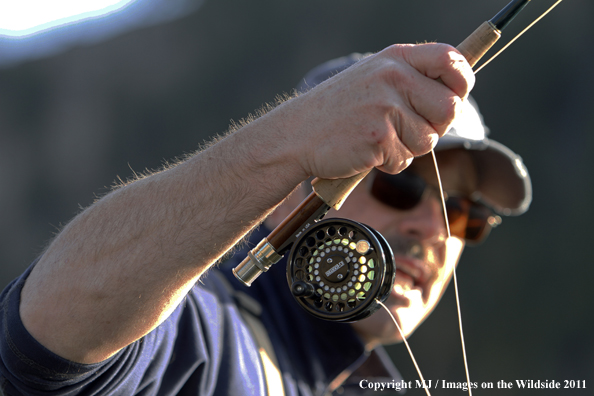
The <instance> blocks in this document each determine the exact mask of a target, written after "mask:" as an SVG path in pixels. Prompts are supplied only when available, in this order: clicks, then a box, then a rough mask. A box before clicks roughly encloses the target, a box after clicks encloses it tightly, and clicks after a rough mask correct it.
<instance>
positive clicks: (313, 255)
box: [287, 219, 396, 322]
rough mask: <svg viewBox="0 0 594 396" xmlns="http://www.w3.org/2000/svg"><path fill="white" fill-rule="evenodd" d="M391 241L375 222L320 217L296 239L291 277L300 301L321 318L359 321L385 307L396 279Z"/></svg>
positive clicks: (290, 261) (291, 257) (297, 298)
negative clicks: (386, 238)
mask: <svg viewBox="0 0 594 396" xmlns="http://www.w3.org/2000/svg"><path fill="white" fill-rule="evenodd" d="M395 275H396V268H395V265H394V256H393V253H392V249H391V248H390V245H388V243H387V241H386V240H385V239H384V237H383V236H382V235H381V234H380V233H379V232H377V231H376V230H374V229H373V228H371V227H367V226H365V225H363V224H361V223H357V222H355V221H352V220H346V219H327V220H322V221H320V222H318V223H316V224H315V225H314V226H313V227H311V228H310V229H309V230H307V231H306V232H304V234H303V235H302V236H301V237H300V238H299V239H298V240H297V241H296V242H295V243H294V244H293V247H292V249H291V253H290V254H289V258H288V260H287V281H288V282H289V287H290V288H291V292H292V293H293V296H294V297H295V299H296V300H297V303H298V304H299V305H301V307H303V308H304V309H305V310H306V311H308V312H309V313H311V314H312V315H315V316H317V317H319V318H321V319H326V320H333V321H338V322H354V321H357V320H361V319H364V318H366V317H368V316H370V315H371V314H372V313H374V312H375V311H376V310H378V309H379V308H380V305H379V304H378V303H377V300H376V299H378V300H380V301H382V302H383V301H385V300H386V299H387V298H388V296H389V294H390V290H391V288H392V285H393V284H394V277H395Z"/></svg>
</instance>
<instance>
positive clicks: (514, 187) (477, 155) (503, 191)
mask: <svg viewBox="0 0 594 396" xmlns="http://www.w3.org/2000/svg"><path fill="white" fill-rule="evenodd" d="M454 148H464V149H466V150H467V151H468V152H469V154H470V155H471V156H472V158H473V160H474V163H475V166H476V169H477V173H478V182H479V184H478V188H477V191H476V194H477V198H479V199H481V200H482V201H483V202H484V203H486V204H487V205H489V206H490V207H492V208H493V209H494V210H495V211H496V212H498V213H499V214H502V215H505V216H517V215H520V214H522V213H524V212H526V211H527V210H528V207H529V206H530V203H531V202H532V184H531V181H530V175H529V174H528V170H527V169H526V167H525V166H524V163H523V161H522V158H521V157H520V156H519V155H517V154H516V153H514V152H513V151H512V150H510V149H509V148H507V147H506V146H504V145H503V144H501V143H499V142H496V141H494V140H491V139H489V138H484V139H482V140H478V141H473V140H469V139H465V138H461V137H459V136H452V135H450V134H446V135H445V136H444V137H442V138H441V139H440V140H439V142H438V143H437V146H435V151H443V150H448V149H454Z"/></svg>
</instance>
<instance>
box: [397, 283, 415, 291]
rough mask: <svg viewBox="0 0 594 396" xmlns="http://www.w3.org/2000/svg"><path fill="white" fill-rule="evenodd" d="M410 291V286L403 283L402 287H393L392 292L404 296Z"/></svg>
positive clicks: (400, 285)
mask: <svg viewBox="0 0 594 396" xmlns="http://www.w3.org/2000/svg"><path fill="white" fill-rule="evenodd" d="M410 289H411V285H409V284H408V283H405V284H403V285H402V284H400V283H397V284H395V285H394V290H395V291H396V293H398V294H405V293H406V292H408V291H410Z"/></svg>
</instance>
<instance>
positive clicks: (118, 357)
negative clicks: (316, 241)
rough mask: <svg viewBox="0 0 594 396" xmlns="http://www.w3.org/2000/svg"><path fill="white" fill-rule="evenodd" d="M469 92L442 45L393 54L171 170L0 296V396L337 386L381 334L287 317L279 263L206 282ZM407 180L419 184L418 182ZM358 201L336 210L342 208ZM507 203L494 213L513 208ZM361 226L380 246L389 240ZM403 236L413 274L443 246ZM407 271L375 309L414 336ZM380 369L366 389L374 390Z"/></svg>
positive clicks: (70, 232)
mask: <svg viewBox="0 0 594 396" xmlns="http://www.w3.org/2000/svg"><path fill="white" fill-rule="evenodd" d="M437 78H440V79H441V80H442V81H443V84H442V83H440V82H436V81H435V79H437ZM473 78H474V77H473V74H472V71H471V70H470V68H469V66H468V64H467V63H466V61H465V60H464V59H463V58H462V57H461V56H460V55H459V54H458V53H457V52H456V51H455V50H454V49H453V48H452V47H449V46H445V45H440V44H428V45H418V46H398V45H396V46H392V47H389V48H387V49H385V50H384V51H382V52H380V53H378V54H375V55H373V56H370V57H367V58H365V59H363V60H361V61H360V62H357V63H356V64H354V65H353V66H352V67H350V68H349V69H347V70H345V71H344V72H342V73H340V74H338V75H336V76H335V77H333V78H331V79H329V80H327V81H326V82H324V83H322V84H320V85H319V86H318V87H316V88H314V89H312V90H311V91H309V92H307V93H304V94H302V95H300V96H298V97H296V98H293V99H291V100H288V101H287V102H285V103H283V104H281V105H279V106H278V107H277V108H275V109H274V110H272V111H270V112H269V113H267V114H266V115H264V116H262V117H260V118H259V119H257V120H255V121H253V122H251V123H249V124H247V125H245V126H243V127H242V128H240V129H239V130H237V131H236V132H235V133H233V134H232V135H229V136H228V137H226V138H225V139H223V140H221V141H219V142H218V143H217V144H214V145H212V146H211V147H209V148H208V149H206V150H204V151H203V152H201V153H198V154H196V155H194V156H192V157H191V158H189V159H187V160H186V161H184V162H182V163H180V164H178V165H177V166H175V167H172V168H170V169H166V170H164V171H163V172H159V173H155V174H153V175H150V176H148V177H145V178H142V179H139V180H137V181H135V182H133V183H130V184H128V185H126V186H122V187H121V188H119V189H118V190H116V191H114V192H112V193H111V194H109V195H107V196H105V197H103V198H102V199H101V200H99V201H98V202H96V203H95V204H94V205H92V206H91V207H90V208H88V209H87V210H85V211H83V212H82V213H81V214H79V215H78V216H77V217H76V218H75V219H73V221H72V222H71V223H69V224H68V225H67V226H66V227H65V228H64V230H62V232H61V233H60V234H59V235H58V236H57V237H56V239H55V240H54V241H53V242H52V243H51V244H50V245H49V247H48V248H47V249H46V251H45V252H44V253H43V254H42V255H41V256H40V258H39V259H38V260H37V261H36V262H35V263H34V265H32V266H31V268H30V269H28V270H27V271H26V272H25V273H24V274H23V275H22V276H21V277H20V278H19V279H17V280H16V281H15V282H13V283H12V284H11V285H9V286H8V287H7V289H5V291H4V292H3V293H2V296H1V298H0V301H2V305H1V310H2V315H0V321H1V323H0V329H1V330H0V331H1V337H0V389H2V390H3V391H4V392H5V393H6V394H7V395H20V394H44V393H43V392H45V393H47V394H53V395H75V394H80V395H131V394H143V395H144V394H146V395H157V394H158V395H176V394H184V395H186V394H187V395H196V394H200V395H211V394H212V395H215V394H216V395H219V394H220V395H240V394H250V395H251V394H254V395H260V394H266V393H267V392H268V393H269V394H277V393H275V392H277V389H279V388H277V387H276V386H278V385H279V384H282V389H283V392H284V393H285V394H290V395H298V394H300V395H312V394H324V393H325V392H327V391H332V390H333V389H336V388H338V387H339V386H340V385H341V383H342V382H343V380H344V379H345V378H346V377H347V376H348V374H349V373H351V372H353V371H354V369H355V368H356V367H359V366H360V367H361V368H364V367H367V366H366V365H365V364H362V363H363V362H364V361H367V362H371V363H373V360H374V359H375V360H378V359H379V360H381V353H380V354H379V355H375V354H374V355H372V356H371V357H370V359H368V356H369V352H368V350H369V348H370V347H373V346H374V345H375V344H377V343H378V342H385V341H390V342H391V341H394V340H395V338H394V337H393V336H392V334H393V333H392V332H391V330H389V329H388V328H387V327H385V328H381V327H378V328H377V330H379V333H377V334H372V333H371V332H369V326H366V325H365V324H364V323H363V322H361V325H359V324H356V325H353V326H352V327H351V325H348V324H346V325H345V324H338V323H334V322H328V321H321V320H318V319H317V318H314V317H313V316H310V315H307V314H306V313H305V312H301V311H300V310H297V309H296V308H294V304H291V303H290V302H289V301H287V287H286V285H285V284H282V283H281V282H278V281H277V280H278V274H281V275H282V267H281V266H280V265H277V266H276V267H275V269H274V273H276V277H275V274H274V273H273V271H270V273H269V274H266V276H262V279H259V280H258V281H257V285H256V284H255V285H254V287H253V288H250V289H244V290H240V289H239V288H237V287H236V288H234V286H232V285H233V283H232V282H234V281H233V280H225V279H224V278H222V277H219V276H218V275H216V274H217V273H216V272H215V271H214V270H213V271H210V274H209V275H208V276H205V275H204V273H205V272H206V271H207V270H208V269H209V268H210V267H211V266H212V265H213V263H214V262H215V261H216V260H218V259H219V258H220V257H221V256H222V255H223V254H224V253H225V252H226V251H227V250H228V249H229V248H230V247H231V246H233V245H234V244H235V243H236V242H237V241H238V240H240V239H241V238H242V237H243V236H244V235H245V234H246V233H247V232H249V231H250V230H251V229H252V228H254V226H255V225H257V224H258V223H260V222H261V221H262V220H263V219H264V217H265V216H266V215H267V214H269V213H270V212H271V211H272V210H273V209H274V208H275V207H276V206H277V205H278V204H279V203H280V202H281V201H282V200H283V198H284V197H286V196H287V195H288V194H289V193H290V192H291V191H292V190H294V189H295V187H296V186H297V185H299V184H300V183H301V182H302V181H304V180H306V179H307V178H308V177H311V176H318V177H323V178H340V177H348V176H352V175H354V174H357V173H360V172H363V171H366V170H369V169H371V168H377V169H379V170H383V171H386V172H388V173H391V174H394V173H398V172H400V171H402V170H403V169H405V168H406V167H407V166H408V165H409V164H410V163H411V161H412V159H413V158H414V157H416V156H421V155H423V154H426V153H427V152H428V151H429V150H430V149H431V148H432V147H433V146H434V145H435V144H436V142H437V139H438V137H440V136H442V135H443V134H445V132H446V131H448V130H449V127H450V125H451V124H452V122H453V120H454V118H455V116H456V114H457V113H459V112H460V111H461V108H462V106H463V103H464V99H465V98H466V97H467V95H468V92H469V90H470V88H471V87H472V84H473V82H474V80H473ZM498 155H501V153H498ZM422 161H424V160H419V164H421V163H422ZM458 161H459V160H457V159H452V163H453V165H451V167H450V166H449V165H447V164H445V165H444V169H445V170H446V174H452V175H453V174H455V173H456V171H458V170H461V167H463V166H462V164H458ZM463 161H466V160H463ZM415 162H416V161H415ZM508 162H509V161H508ZM448 168H451V171H447V169H448ZM415 169H416V172H417V173H419V174H421V176H423V177H424V176H425V173H423V169H425V168H424V167H423V166H421V165H415ZM477 169H478V167H477ZM522 169H523V168H522ZM374 172H375V171H374ZM376 177H377V176H376ZM520 179H521V178H520ZM378 180H379V179H378ZM456 180H457V178H456V177H455V176H452V177H449V176H448V177H447V178H446V181H444V183H445V185H446V187H447V188H449V189H455V190H457V191H458V190H459V191H458V192H460V193H462V194H468V193H470V192H472V191H474V190H478V191H483V190H482V189H481V187H480V184H479V185H478V186H473V185H472V183H470V184H469V182H467V181H466V179H464V180H463V181H460V182H459V183H458V182H456ZM521 180H522V183H524V182H525V181H526V179H521ZM476 181H477V183H478V182H479V181H482V178H479V179H477V180H476ZM373 184H375V183H373ZM364 188H365V186H364V185H362V186H361V187H360V189H359V190H358V191H355V192H354V193H353V196H352V197H351V198H350V199H349V200H352V201H353V202H354V203H356V202H358V200H359V199H360V198H361V197H363V196H364V195H365V194H366V193H367V192H366V191H365V190H364ZM495 188H497V186H495ZM487 190H488V189H487ZM487 190H484V191H487ZM359 196H360V197H359ZM378 196H379V195H378ZM423 197H424V198H423V200H422V202H421V204H418V205H415V207H414V208H413V209H411V210H410V213H416V212H419V213H426V212H430V213H438V212H439V208H438V207H436V206H435V205H434V204H433V203H434V202H433V200H434V198H432V197H431V198H429V197H430V195H429V193H427V194H426V195H423ZM485 197H486V198H492V197H491V196H490V195H488V194H486V195H485ZM525 197H526V192H525V191H524V192H523V195H522V199H521V201H522V202H524V201H525ZM369 202H372V201H369ZM429 203H431V204H429ZM492 203H493V204H496V205H499V204H502V201H500V200H498V199H495V200H494V201H493V202H492ZM515 205H516V206H513V205H507V204H506V203H504V204H503V206H502V208H509V209H511V210H513V209H518V210H520V206H521V205H517V202H516V203H515ZM429 209H431V210H429ZM523 209H525V208H521V210H523ZM345 210H347V211H348V209H347V208H346V207H345ZM360 210H361V208H359V209H358V211H360ZM363 210H371V208H363ZM370 213H371V212H370ZM407 214H408V213H407ZM341 215H342V214H341ZM347 215H350V214H347ZM404 217H406V216H404ZM404 217H403V218H404ZM370 220H373V219H371V218H370V219H369V220H366V222H367V223H368V224H369V225H371V226H375V227H377V228H378V229H379V230H380V231H381V232H386V235H387V236H388V237H389V238H391V236H390V230H389V227H387V226H386V227H383V226H382V225H381V224H379V223H378V222H376V221H375V220H373V221H370ZM433 220H435V218H433ZM440 224H442V223H440ZM440 227H441V228H443V227H442V226H440ZM383 228H386V229H383ZM429 228H431V227H429ZM433 228H438V227H436V226H435V225H433ZM412 230H413V229H411V232H410V233H409V235H407V237H408V238H409V239H410V238H413V239H417V240H421V241H423V244H422V245H421V246H422V250H423V251H424V252H427V255H426V256H427V257H423V258H424V259H427V260H428V261H429V253H432V254H433V253H434V255H435V256H436V257H438V258H441V257H442V250H443V249H442V248H441V247H435V248H430V247H429V246H430V245H429V240H432V239H437V240H439V241H443V240H444V236H443V232H442V230H439V231H435V232H431V231H430V230H428V231H427V232H426V235H425V234H420V231H419V230H415V231H412ZM261 231H262V230H260V231H257V232H261ZM257 232H256V233H257ZM432 233H433V234H435V235H432ZM433 236H435V238H433ZM461 244H462V242H460V243H459V245H461ZM418 249H419V248H415V247H411V250H412V251H416V250H418ZM458 250H461V247H460V246H459V247H458ZM406 260H409V259H404V258H398V259H397V263H400V264H401V266H402V267H403V268H404V272H401V273H400V280H399V284H398V285H399V287H400V288H401V289H402V290H400V291H396V288H395V291H394V293H392V294H393V296H392V300H394V299H396V302H395V303H394V302H393V301H392V302H390V307H391V308H390V309H392V310H394V309H396V310H397V311H398V310H399V309H400V308H402V309H403V311H402V314H400V312H398V314H399V319H400V321H401V323H402V324H403V327H404V328H405V331H406V332H407V333H410V332H411V331H412V329H413V328H414V327H416V325H410V326H407V325H405V322H407V321H408V320H407V319H406V318H405V316H406V315H405V314H404V309H405V308H407V307H408V306H409V305H412V304H413V303H414V304H417V302H416V301H417V300H418V301H419V304H421V305H425V306H427V308H426V309H424V311H423V312H422V313H421V314H419V315H418V316H419V317H414V318H413V319H412V321H413V322H414V321H416V322H418V321H419V320H422V318H424V317H425V316H426V315H427V314H428V312H429V311H430V310H431V308H432V307H433V305H434V304H435V302H436V299H437V298H438V297H434V296H435V295H436V294H440V293H441V290H442V289H443V287H441V288H439V287H438V286H439V285H438V282H437V281H431V280H430V278H431V274H430V272H429V270H424V269H422V270H421V271H425V272H423V274H425V275H419V274H418V273H417V272H415V271H416V269H415V265H416V264H415V263H412V264H410V263H409V264H410V265H409V266H408V268H406V265H407V263H406ZM436 263H440V261H439V260H436ZM438 272H439V271H438ZM445 272H448V271H445ZM450 272H451V271H450ZM448 276H449V274H448V273H446V274H444V276H442V277H441V278H440V279H444V280H447V278H448ZM415 283H416V284H415ZM417 286H420V291H419V293H421V294H426V293H425V290H429V289H430V288H432V287H433V286H435V287H436V288H437V289H439V290H438V292H436V293H433V292H431V293H429V295H430V297H429V298H427V297H425V296H423V297H422V298H421V299H420V300H419V299H416V298H415V297H414V296H413V295H412V294H411V293H409V291H410V290H412V291H413V292H417ZM405 289H409V290H405ZM413 294H414V293H413ZM288 297H290V294H289V295H288ZM369 320H374V317H371V318H370V319H369ZM372 326H373V327H375V325H373V324H372ZM262 327H264V328H265V329H266V331H264V330H262ZM266 352H268V353H266ZM378 356H379V358H378ZM279 370H280V371H279ZM386 370H387V371H386V372H382V373H380V375H388V376H389V375H390V374H391V373H390V370H389V369H386ZM374 375H375V374H374Z"/></svg>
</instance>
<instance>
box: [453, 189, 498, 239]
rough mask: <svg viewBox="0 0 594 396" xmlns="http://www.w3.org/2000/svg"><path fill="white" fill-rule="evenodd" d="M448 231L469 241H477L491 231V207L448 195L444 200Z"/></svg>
mask: <svg viewBox="0 0 594 396" xmlns="http://www.w3.org/2000/svg"><path fill="white" fill-rule="evenodd" d="M446 209H447V211H448V221H449V223H450V233H451V234H452V235H453V236H456V237H458V238H463V239H466V240H467V241H469V242H479V241H481V240H482V239H484V238H485V237H486V236H487V235H489V232H490V231H491V226H490V225H489V218H490V217H491V216H492V215H493V212H492V211H491V209H489V208H487V207H486V206H484V205H481V204H479V203H475V202H472V201H470V200H469V199H467V198H462V197H450V198H448V200H447V201H446Z"/></svg>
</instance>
